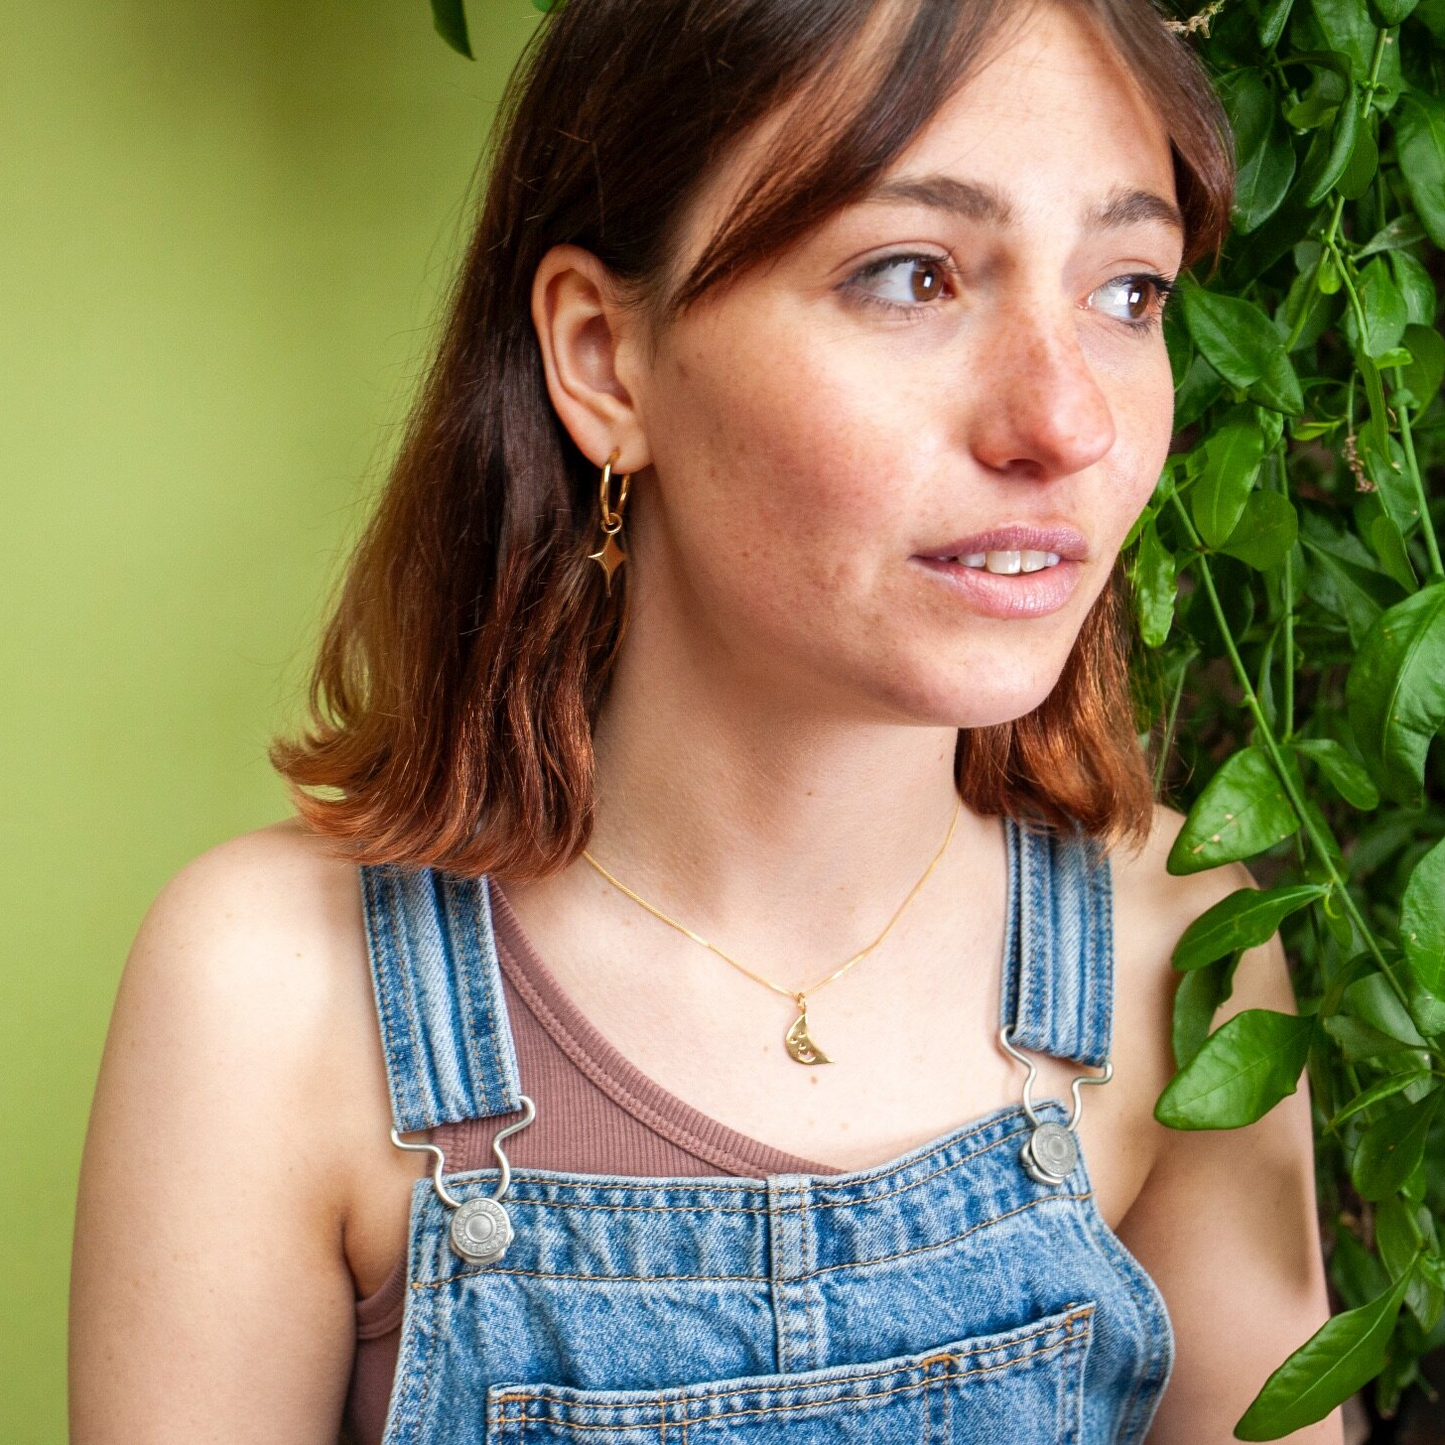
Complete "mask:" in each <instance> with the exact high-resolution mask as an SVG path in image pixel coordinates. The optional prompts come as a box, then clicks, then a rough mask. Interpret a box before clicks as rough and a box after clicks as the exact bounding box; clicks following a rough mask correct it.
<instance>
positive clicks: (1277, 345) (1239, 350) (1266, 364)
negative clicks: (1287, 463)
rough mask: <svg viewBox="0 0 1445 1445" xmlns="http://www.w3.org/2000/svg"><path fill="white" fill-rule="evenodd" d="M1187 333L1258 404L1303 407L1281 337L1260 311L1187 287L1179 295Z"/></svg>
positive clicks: (1292, 410)
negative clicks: (1181, 296)
mask: <svg viewBox="0 0 1445 1445" xmlns="http://www.w3.org/2000/svg"><path fill="white" fill-rule="evenodd" d="M1183 310H1184V319H1185V321H1186V322H1187V323H1188V326H1189V334H1190V335H1191V336H1192V337H1193V338H1194V344H1195V345H1196V346H1197V347H1198V348H1199V351H1200V354H1201V355H1202V356H1203V357H1204V358H1205V360H1206V361H1208V362H1209V364H1210V365H1211V366H1212V367H1213V368H1214V369H1215V370H1216V371H1217V372H1218V373H1219V374H1220V375H1221V376H1222V377H1223V378H1224V379H1225V380H1226V381H1230V382H1233V383H1234V385H1235V386H1238V387H1241V388H1243V389H1244V390H1245V391H1246V392H1248V394H1249V395H1250V396H1251V397H1252V398H1253V399H1254V400H1256V401H1258V402H1259V403H1260V404H1261V405H1263V406H1268V407H1270V408H1271V409H1272V410H1274V411H1280V412H1284V413H1286V414H1287V415H1289V416H1298V415H1299V413H1300V412H1301V411H1302V410H1303V409H1304V400H1303V398H1302V396H1301V395H1300V387H1299V380H1298V378H1297V377H1296V376H1295V374H1294V367H1293V366H1291V365H1290V360H1289V356H1288V354H1287V353H1286V351H1285V347H1284V341H1283V340H1282V339H1281V337H1280V334H1279V332H1278V331H1276V330H1275V328H1274V325H1273V323H1272V322H1271V321H1270V319H1269V317H1268V316H1266V315H1265V314H1264V312H1263V311H1261V310H1260V309H1259V307H1257V306H1256V305H1254V303H1253V302H1251V301H1246V300H1244V298H1243V297H1241V296H1224V295H1221V294H1220V293H1218V292H1215V291H1206V290H1204V288H1203V287H1200V286H1191V287H1189V288H1188V289H1187V290H1186V291H1185V292H1184V296H1183Z"/></svg>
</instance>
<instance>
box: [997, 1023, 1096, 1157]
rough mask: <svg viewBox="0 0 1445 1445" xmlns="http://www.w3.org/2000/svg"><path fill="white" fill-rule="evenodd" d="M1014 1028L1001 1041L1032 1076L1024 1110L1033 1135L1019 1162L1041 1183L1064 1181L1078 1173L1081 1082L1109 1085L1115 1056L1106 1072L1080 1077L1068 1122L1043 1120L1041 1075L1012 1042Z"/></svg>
mask: <svg viewBox="0 0 1445 1445" xmlns="http://www.w3.org/2000/svg"><path fill="white" fill-rule="evenodd" d="M1012 1032H1013V1030H1012V1029H1011V1028H1010V1027H1009V1026H1008V1025H1007V1024H1005V1025H1004V1026H1003V1027H1002V1028H1001V1029H999V1031H998V1039H999V1042H1000V1043H1001V1044H1002V1045H1003V1046H1004V1048H1006V1049H1007V1050H1008V1051H1009V1053H1011V1054H1012V1055H1013V1056H1014V1058H1016V1059H1017V1060H1018V1061H1019V1063H1021V1064H1025V1065H1027V1067H1028V1071H1029V1076H1028V1078H1027V1079H1025V1080H1024V1113H1025V1114H1027V1115H1028V1118H1029V1123H1030V1124H1032V1125H1033V1129H1032V1130H1031V1131H1030V1133H1029V1137H1028V1138H1027V1139H1025V1140H1024V1144H1023V1148H1022V1149H1020V1150H1019V1162H1020V1163H1021V1164H1022V1165H1023V1167H1024V1173H1025V1174H1027V1175H1028V1176H1029V1178H1030V1179H1032V1180H1034V1181H1035V1182H1037V1183H1039V1184H1062V1183H1064V1182H1065V1180H1067V1179H1068V1177H1069V1175H1070V1174H1072V1173H1073V1172H1074V1167H1075V1166H1076V1165H1077V1164H1078V1162H1079V1136H1078V1131H1077V1125H1078V1122H1079V1115H1080V1114H1081V1113H1083V1108H1084V1106H1083V1103H1082V1102H1081V1100H1080V1099H1079V1086H1080V1085H1081V1084H1107V1083H1108V1082H1109V1080H1110V1079H1112V1078H1113V1077H1114V1063H1113V1060H1112V1059H1105V1060H1104V1072H1103V1073H1102V1074H1098V1075H1092V1076H1088V1077H1085V1076H1083V1075H1080V1076H1078V1077H1076V1078H1075V1079H1074V1081H1073V1084H1072V1086H1071V1088H1072V1093H1073V1096H1074V1109H1073V1113H1072V1114H1071V1115H1070V1117H1069V1122H1068V1123H1067V1124H1059V1123H1055V1122H1054V1120H1052V1119H1040V1118H1039V1116H1038V1115H1037V1114H1035V1113H1034V1105H1033V1087H1034V1079H1035V1078H1036V1077H1037V1076H1038V1070H1037V1069H1036V1068H1035V1067H1034V1061H1033V1060H1032V1059H1030V1058H1028V1057H1026V1056H1025V1055H1024V1054H1021V1053H1020V1052H1019V1051H1018V1050H1017V1049H1016V1048H1015V1047H1014V1046H1013V1044H1012V1043H1011V1042H1010V1041H1009V1035H1010V1034H1011V1033H1012Z"/></svg>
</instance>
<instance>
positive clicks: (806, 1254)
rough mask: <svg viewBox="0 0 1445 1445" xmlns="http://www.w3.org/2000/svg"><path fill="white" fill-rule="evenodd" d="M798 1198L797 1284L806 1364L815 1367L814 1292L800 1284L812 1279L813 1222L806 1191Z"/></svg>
mask: <svg viewBox="0 0 1445 1445" xmlns="http://www.w3.org/2000/svg"><path fill="white" fill-rule="evenodd" d="M798 1198H799V1199H801V1200H802V1202H803V1207H802V1209H801V1210H800V1211H799V1214H800V1218H799V1220H798V1227H799V1228H800V1229H801V1231H802V1236H803V1248H802V1257H803V1270H804V1273H803V1274H802V1275H801V1276H800V1279H799V1283H800V1285H801V1287H802V1290H803V1318H804V1319H806V1320H807V1322H808V1363H809V1364H810V1365H816V1364H817V1363H818V1330H817V1325H818V1321H817V1318H816V1316H815V1312H814V1310H815V1299H814V1292H813V1291H812V1290H811V1289H809V1288H808V1286H807V1285H806V1284H802V1281H803V1280H809V1279H812V1278H813V1275H814V1273H815V1271H814V1270H813V1269H812V1264H813V1261H814V1259H815V1258H816V1256H815V1255H814V1253H813V1242H812V1237H811V1236H812V1231H813V1221H812V1219H811V1218H809V1215H808V1210H809V1208H810V1205H811V1201H810V1199H809V1197H808V1191H807V1189H806V1188H800V1189H799V1190H798ZM816 1303H821V1301H817V1302H816Z"/></svg>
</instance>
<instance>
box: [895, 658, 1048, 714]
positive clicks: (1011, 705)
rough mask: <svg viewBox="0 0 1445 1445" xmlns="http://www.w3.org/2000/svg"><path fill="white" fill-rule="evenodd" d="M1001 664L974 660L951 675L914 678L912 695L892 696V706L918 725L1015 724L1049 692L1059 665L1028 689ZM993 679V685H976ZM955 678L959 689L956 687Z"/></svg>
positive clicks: (1034, 678) (994, 660)
mask: <svg viewBox="0 0 1445 1445" xmlns="http://www.w3.org/2000/svg"><path fill="white" fill-rule="evenodd" d="M1007 666H1008V664H1006V663H1005V662H1003V661H1002V660H997V659H992V658H990V659H987V660H973V661H971V662H970V663H968V664H967V665H966V666H963V667H960V668H959V669H957V670H955V671H951V672H950V673H949V674H948V675H947V676H946V677H941V676H939V675H938V674H937V673H934V674H932V675H931V676H929V677H927V678H920V679H918V687H917V690H916V691H914V692H912V693H911V694H910V695H909V696H907V697H895V699H894V701H895V704H896V705H898V706H899V707H900V708H901V709H902V711H904V712H906V713H907V714H908V715H909V716H910V717H911V718H913V720H914V721H915V722H916V723H918V724H920V725H922V726H934V727H959V728H988V727H997V726H998V725H999V724H1000V723H1009V722H1015V721H1017V720H1018V719H1019V718H1021V717H1026V716H1027V715H1028V714H1029V713H1031V712H1033V711H1034V709H1035V708H1037V707H1038V706H1039V705H1040V704H1041V703H1042V702H1043V701H1044V699H1045V698H1046V697H1048V695H1049V694H1050V693H1051V692H1052V691H1053V690H1054V686H1055V684H1056V683H1057V682H1058V680H1059V674H1060V673H1061V672H1062V671H1063V662H1060V663H1059V666H1058V667H1057V668H1056V669H1055V670H1054V671H1053V672H1051V673H1049V674H1048V675H1047V676H1034V677H1031V678H1030V679H1028V681H1027V684H1024V683H1022V682H1021V680H1020V679H1018V678H1012V679H1010V678H1009V677H1008V674H1007V670H1006V669H1007ZM990 676H991V677H992V678H993V679H994V685H993V686H981V685H980V684H981V682H982V679H984V678H988V677H990ZM960 678H961V679H962V684H963V685H962V686H960Z"/></svg>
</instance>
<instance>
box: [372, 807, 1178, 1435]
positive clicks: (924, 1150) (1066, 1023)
mask: <svg viewBox="0 0 1445 1445" xmlns="http://www.w3.org/2000/svg"><path fill="white" fill-rule="evenodd" d="M1003 826H1004V831H1005V836H1006V839H1007V844H1008V848H1007V852H1008V923H1007V931H1006V944H1005V949H1004V959H1003V966H1004V976H1003V980H1002V990H1001V991H1002V995H1003V1008H1002V1017H1001V1020H1000V1023H1001V1028H1002V1029H1007V1028H1008V1026H1010V1025H1012V1031H1011V1033H1009V1034H1008V1037H1007V1038H1003V1037H1001V1040H1000V1041H1001V1042H1002V1043H1003V1045H1004V1047H1005V1048H1009V1049H1010V1052H1013V1048H1012V1046H1013V1045H1017V1046H1018V1047H1020V1048H1023V1049H1028V1050H1034V1051H1038V1052H1042V1053H1047V1054H1052V1055H1055V1056H1057V1057H1059V1058H1063V1059H1069V1060H1072V1061H1074V1062H1076V1063H1079V1064H1083V1065H1089V1066H1100V1065H1104V1066H1106V1073H1105V1075H1104V1077H1103V1078H1095V1079H1093V1080H1089V1079H1086V1078H1082V1077H1081V1078H1076V1080H1075V1081H1074V1084H1073V1088H1072V1094H1073V1101H1074V1107H1073V1111H1072V1113H1071V1111H1070V1110H1069V1109H1068V1108H1067V1107H1066V1106H1065V1104H1064V1103H1063V1102H1062V1101H1061V1100H1060V1099H1058V1098H1056V1097H1049V1098H1045V1099H1042V1100H1038V1101H1033V1102H1030V1090H1029V1087H1028V1085H1030V1084H1032V1082H1033V1077H1034V1071H1033V1065H1032V1063H1031V1062H1030V1061H1029V1060H1028V1059H1027V1058H1026V1057H1025V1056H1024V1055H1023V1054H1016V1055H1015V1057H1016V1058H1018V1059H1019V1060H1020V1061H1021V1063H1022V1064H1026V1065H1027V1066H1028V1070H1029V1076H1028V1080H1027V1082H1026V1083H1025V1086H1024V1090H1023V1103H1022V1104H1020V1105H1008V1106H1005V1107H1003V1108H999V1109H994V1110H993V1111H992V1112H990V1113H987V1114H984V1115H982V1116H980V1117H977V1118H973V1119H968V1120H965V1121H964V1122H963V1123H960V1124H958V1125H957V1126H956V1127H954V1128H953V1129H950V1130H949V1131H948V1132H947V1133H946V1134H943V1135H941V1136H940V1137H938V1138H936V1139H933V1140H930V1141H929V1142H927V1143H924V1144H920V1145H918V1146H917V1147H916V1148H914V1149H910V1150H909V1151H908V1152H907V1153H905V1154H900V1155H898V1156H897V1157H896V1158H893V1159H890V1160H889V1161H888V1162H887V1163H884V1164H877V1165H874V1166H872V1167H871V1168H867V1169H857V1170H851V1171H849V1172H846V1173H842V1174H828V1175H819V1174H772V1175H769V1176H768V1177H766V1178H762V1179H748V1178H740V1177H737V1178H735V1177H717V1176H710V1177H703V1178H687V1177H642V1176H635V1175H614V1174H587V1173H573V1172H570V1171H564V1170H553V1169H522V1168H519V1169H516V1170H513V1169H511V1168H510V1166H509V1165H508V1164H507V1162H506V1160H505V1153H504V1151H503V1149H502V1147H501V1136H500V1135H499V1136H498V1138H497V1140H496V1143H495V1153H496V1154H497V1157H498V1160H499V1163H498V1166H497V1167H496V1168H490V1167H489V1168H486V1169H478V1170H474V1171H471V1172H467V1173H447V1172H445V1161H444V1159H443V1158H442V1157H441V1150H440V1149H438V1148H436V1147H435V1146H433V1145H427V1144H410V1145H406V1144H403V1143H402V1140H401V1139H400V1137H399V1136H400V1135H403V1134H407V1133H410V1132H414V1131H416V1130H420V1129H426V1128H430V1127H433V1126H435V1125H437V1124H441V1123H443V1122H454V1121H459V1120H461V1119H465V1118H473V1117H486V1116H489V1115H493V1114H507V1113H510V1112H513V1111H517V1110H521V1109H525V1110H526V1119H525V1120H523V1121H520V1122H518V1123H517V1124H516V1125H513V1126H511V1127H510V1128H509V1129H506V1130H503V1131H502V1133H503V1134H505V1133H508V1132H514V1131H515V1129H517V1128H521V1127H523V1124H524V1123H525V1122H530V1120H531V1118H532V1117H533V1105H532V1102H531V1100H529V1099H526V1097H525V1094H524V1091H523V1083H524V1081H523V1080H521V1079H519V1077H518V1073H517V1062H516V1057H515V1054H514V1051H513V1047H512V1036H511V1031H510V1028H509V1025H508V1021H507V1016H506V1010H505V1005H504V1002H503V996H502V987H501V977H500V973H499V965H498V960H497V954H496V947H495V942H494V939H493V934H492V921H491V907H490V901H489V894H488V887H487V880H486V878H485V877H481V878H467V877H463V876H460V875H457V874H450V873H444V872H440V871H437V870H434V869H415V868H405V867H401V866H399V865H395V864H377V865H362V866H361V867H360V868H359V872H360V875H361V884H362V897H363V900H364V906H365V914H366V925H367V939H368V947H369V952H370V959H371V968H372V979H373V983H374V985H375V991H376V1000H377V1007H378V1011H379V1017H380V1023H381V1036H382V1042H383V1046H384V1050H385V1054H386V1067H387V1074H388V1078H389V1082H390V1089H391V1100H392V1108H393V1115H394V1122H395V1125H396V1133H395V1134H394V1135H393V1142H395V1143H397V1144H398V1145H401V1146H402V1147H412V1148H424V1149H429V1150H430V1152H431V1153H432V1154H433V1155H435V1156H436V1158H435V1167H434V1170H433V1174H432V1176H431V1177H423V1178H420V1179H418V1180H417V1181H416V1183H415V1185H414V1187H413V1191H412V1199H411V1215H410V1229H409V1243H408V1253H407V1290H406V1304H405V1311H404V1315H403V1321H402V1333H401V1344H400V1353H399V1357H398V1361H397V1371H396V1376H395V1380H394V1384H393V1390H392V1396H391V1405H390V1409H389V1411H388V1415H387V1422H386V1430H385V1435H384V1437H383V1439H384V1445H413V1442H425V1445H461V1442H477V1445H483V1442H485V1445H522V1442H526V1445H564V1442H565V1445H649V1442H656V1445H774V1442H783V1441H784V1440H785V1439H786V1440H788V1441H791V1442H792V1445H823V1442H828V1445H833V1442H855V1441H856V1442H859V1445H861V1442H865V1441H866V1442H870V1445H895V1442H896V1445H904V1442H907V1445H920V1442H933V1445H964V1442H969V1445H973V1442H986V1445H1071V1442H1088V1445H1095V1442H1104V1441H1137V1440H1141V1439H1142V1438H1143V1437H1144V1434H1145V1432H1146V1430H1147V1429H1148V1427H1149V1423H1150V1420H1151V1419H1152V1417H1153V1415H1154V1412H1155V1408H1156V1406H1157V1404H1158V1402H1159V1398H1160V1396H1161V1395H1162V1394H1163V1391H1164V1387H1165V1385H1166V1383H1167V1382H1168V1379H1169V1374H1170V1371H1171V1369H1172V1366H1173V1360H1174V1336H1173V1331H1172V1328H1171V1325H1170V1321H1169V1315H1168V1312H1167V1310H1166V1308H1165V1304H1164V1300H1163V1298H1162V1296H1161V1295H1160V1293H1159V1291H1158V1289H1157V1287H1156V1286H1155V1284H1154V1283H1153V1281H1152V1280H1151V1279H1150V1278H1149V1276H1148V1275H1147V1274H1146V1273H1145V1271H1144V1269H1143V1268H1142V1266H1141V1265H1140V1264H1139V1262H1138V1261H1137V1260H1136V1259H1135V1258H1134V1257H1133V1256H1132V1255H1131V1254H1130V1253H1129V1252H1128V1251H1127V1250H1126V1249H1125V1247H1124V1245H1123V1244H1122V1242H1121V1241H1120V1240H1119V1239H1118V1237H1117V1236H1116V1235H1115V1234H1114V1233H1113V1232H1112V1231H1111V1230H1110V1229H1109V1227H1108V1225H1107V1224H1106V1223H1105V1222H1104V1219H1103V1217H1102V1216H1101V1214H1100V1212H1099V1208H1098V1205H1097V1204H1096V1202H1095V1199H1094V1192H1093V1189H1092V1187H1091V1185H1090V1181H1089V1173H1088V1169H1087V1167H1086V1165H1085V1163H1084V1159H1083V1155H1082V1151H1081V1150H1078V1149H1077V1147H1076V1144H1077V1135H1076V1134H1075V1132H1074V1130H1073V1129H1072V1128H1071V1127H1068V1126H1070V1125H1071V1124H1072V1123H1073V1122H1076V1120H1077V1117H1078V1111H1079V1084H1080V1083H1081V1082H1090V1081H1092V1082H1099V1083H1102V1082H1104V1081H1105V1079H1107V1077H1108V1076H1109V1074H1111V1073H1112V1066H1111V1065H1108V1054H1109V1036H1110V1024H1111V1019H1112V1013H1113V956H1112V939H1113V918H1112V904H1111V875H1110V870H1109V860H1108V858H1107V856H1104V855H1101V854H1100V853H1099V852H1098V851H1097V850H1096V848H1095V847H1094V845H1092V844H1091V843H1090V842H1089V840H1087V839H1086V838H1085V837H1084V835H1083V834H1081V833H1079V834H1075V835H1073V836H1072V837H1066V836H1063V835H1058V836H1054V837H1049V836H1046V835H1043V834H1035V833H1031V832H1028V831H1025V830H1024V829H1023V828H1022V827H1021V826H1019V825H1017V824H1015V823H1014V822H1013V821H1012V820H1011V819H1007V818H1005V819H1004V820H1003ZM1037 1126H1041V1128H1042V1132H1041V1133H1040V1134H1039V1135H1038V1154H1039V1156H1040V1158H1041V1159H1042V1161H1043V1162H1042V1167H1039V1166H1037V1165H1036V1166H1035V1167H1034V1168H1033V1169H1031V1168H1030V1167H1028V1166H1029V1156H1027V1155H1026V1154H1025V1153H1024V1152H1023V1151H1024V1147H1025V1145H1026V1144H1028V1143H1029V1142H1030V1140H1031V1139H1033V1138H1034V1131H1035V1128H1036V1127H1037ZM1061 1126H1063V1127H1061ZM1051 1171H1052V1172H1051ZM1060 1176H1062V1177H1061V1180H1060V1182H1044V1181H1045V1180H1050V1179H1056V1178H1060ZM499 1191H500V1193H501V1198H500V1200H499V1203H500V1205H501V1209H500V1210H499V1209H498V1208H497V1205H496V1204H482V1203H473V1201H482V1200H491V1199H492V1197H493V1196H495V1195H497V1194H498V1193H499ZM469 1208H474V1209H476V1210H479V1211H482V1214H481V1216H480V1217H479V1218H476V1219H473V1220H471V1221H468V1220H467V1214H466V1211H467V1210H468V1209H469ZM487 1211H490V1215H488V1213H487ZM503 1211H504V1214H505V1220H506V1222H504V1223H502V1225H501V1231H502V1235H503V1236H505V1235H506V1234H507V1233H508V1232H510V1241H509V1242H506V1244H505V1250H504V1252H503V1253H502V1254H501V1255H500V1257H499V1258H495V1259H492V1260H491V1262H488V1263H476V1262H474V1261H473V1260H470V1259H468V1258H465V1257H463V1255H462V1254H459V1253H458V1252H457V1250H456V1249H455V1248H454V1247H453V1242H452V1241H453V1237H454V1236H453V1223H454V1221H456V1222H457V1223H458V1224H459V1225H460V1226H461V1227H462V1228H461V1232H462V1234H463V1235H464V1236H465V1235H467V1231H468V1230H469V1229H473V1228H475V1229H477V1230H479V1231H480V1235H482V1236H486V1235H487V1234H488V1231H489V1230H491V1229H492V1227H493V1224H494V1223H495V1220H494V1219H492V1218H491V1216H500V1215H502V1214H503ZM467 1237H468V1238H469V1237H470V1236H467ZM463 1243H464V1244H465V1243H466V1240H465V1239H464V1240H463ZM474 1243H475V1241H474ZM495 1243H496V1239H495V1237H494V1238H493V1246H494V1247H495ZM482 1252H483V1253H485V1252H486V1251H485V1247H483V1248H482Z"/></svg>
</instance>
